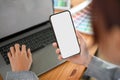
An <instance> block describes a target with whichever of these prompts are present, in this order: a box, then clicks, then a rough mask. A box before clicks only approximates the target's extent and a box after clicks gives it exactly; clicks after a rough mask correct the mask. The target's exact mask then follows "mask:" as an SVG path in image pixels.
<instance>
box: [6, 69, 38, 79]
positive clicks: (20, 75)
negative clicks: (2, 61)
mask: <svg viewBox="0 0 120 80" xmlns="http://www.w3.org/2000/svg"><path fill="white" fill-rule="evenodd" d="M6 80H38V77H37V76H36V74H35V73H33V72H31V71H23V72H8V73H7V75H6Z"/></svg>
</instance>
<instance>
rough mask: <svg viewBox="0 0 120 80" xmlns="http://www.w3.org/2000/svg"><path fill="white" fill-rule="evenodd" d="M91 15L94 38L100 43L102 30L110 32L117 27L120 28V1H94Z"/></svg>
mask: <svg viewBox="0 0 120 80" xmlns="http://www.w3.org/2000/svg"><path fill="white" fill-rule="evenodd" d="M91 15H92V27H93V30H94V38H95V41H98V38H99V35H98V34H100V33H99V29H100V28H102V27H104V29H105V30H106V31H109V30H111V29H112V28H113V27H114V26H115V25H117V26H119V27H120V0H93V2H92V5H91ZM98 19H99V20H98ZM100 20H101V21H102V23H101V21H100ZM101 25H104V26H101Z"/></svg>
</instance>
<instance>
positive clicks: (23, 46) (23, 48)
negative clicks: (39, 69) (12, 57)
mask: <svg viewBox="0 0 120 80" xmlns="http://www.w3.org/2000/svg"><path fill="white" fill-rule="evenodd" d="M21 51H22V53H23V54H25V55H26V54H27V51H26V45H22V49H21Z"/></svg>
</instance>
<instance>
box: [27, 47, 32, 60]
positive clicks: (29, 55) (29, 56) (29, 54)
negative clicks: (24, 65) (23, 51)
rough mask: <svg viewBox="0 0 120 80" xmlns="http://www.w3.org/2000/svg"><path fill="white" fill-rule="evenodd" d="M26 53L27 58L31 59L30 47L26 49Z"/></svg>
mask: <svg viewBox="0 0 120 80" xmlns="http://www.w3.org/2000/svg"><path fill="white" fill-rule="evenodd" d="M27 53H28V54H27V55H28V58H29V59H30V60H31V61H32V53H31V50H30V48H29V49H28V50H27Z"/></svg>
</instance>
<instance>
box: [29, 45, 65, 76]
mask: <svg viewBox="0 0 120 80" xmlns="http://www.w3.org/2000/svg"><path fill="white" fill-rule="evenodd" d="M63 62H64V61H63ZM63 62H60V61H59V60H58V59H57V55H56V54H55V49H54V48H53V47H52V44H51V45H48V46H47V47H45V48H43V49H41V50H38V51H36V52H34V53H33V65H32V67H31V70H32V71H33V72H35V73H36V74H37V75H40V74H42V73H44V72H46V71H48V70H50V69H52V68H54V67H55V66H57V65H59V64H61V63H63Z"/></svg>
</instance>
